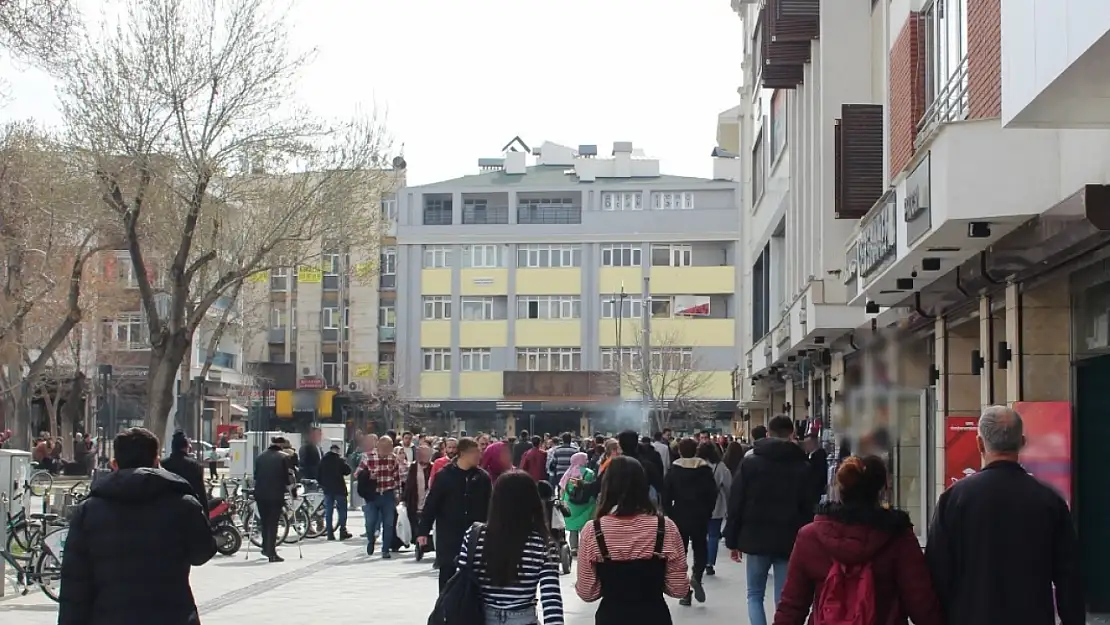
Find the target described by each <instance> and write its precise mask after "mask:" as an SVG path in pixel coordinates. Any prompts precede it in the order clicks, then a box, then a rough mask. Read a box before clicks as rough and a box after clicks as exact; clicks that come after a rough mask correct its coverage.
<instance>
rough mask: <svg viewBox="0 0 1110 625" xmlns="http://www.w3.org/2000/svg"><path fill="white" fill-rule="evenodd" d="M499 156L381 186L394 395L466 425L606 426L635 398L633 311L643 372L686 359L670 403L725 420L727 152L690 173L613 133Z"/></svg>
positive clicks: (735, 200)
mask: <svg viewBox="0 0 1110 625" xmlns="http://www.w3.org/2000/svg"><path fill="white" fill-rule="evenodd" d="M503 152H504V154H503V157H500V158H491V159H480V161H479V173H477V174H476V175H470V176H464V177H461V178H456V179H452V180H447V181H443V182H437V183H432V184H427V185H421V186H414V187H407V188H405V189H403V190H401V191H400V192H399V194H398V202H399V207H398V208H399V210H398V226H397V275H398V283H397V299H396V306H397V309H396V314H397V350H396V352H397V353H396V377H397V385H398V388H399V391H400V393H401V394H402V395H403V396H404V397H406V398H407V399H408V400H409V401H410V402H412V405H413V406H415V407H416V408H418V409H422V410H423V411H424V412H425V414H427V416H429V417H433V418H438V419H442V421H443V423H444V424H445V426H446V425H447V424H448V423H449V424H450V426H453V427H458V428H460V429H468V430H469V431H472V432H473V431H477V430H486V431H489V430H493V431H497V432H502V433H507V434H512V433H514V432H515V431H516V430H518V429H530V430H532V431H541V432H542V431H549V432H556V431H562V430H579V429H581V430H583V431H589V430H591V429H613V428H612V427H606V426H605V423H606V421H605V418H606V417H607V416H614V415H619V414H620V413H622V412H626V413H635V412H636V409H635V408H634V406H636V405H637V404H638V402H639V401H640V399H641V398H640V393H639V392H638V391H637V390H636V388H634V387H635V384H631V383H630V382H629V379H630V378H633V377H635V376H636V374H635V372H634V370H635V368H636V367H638V365H639V363H640V361H641V359H642V356H643V354H644V350H643V339H642V337H643V335H644V332H643V331H642V327H643V325H642V324H643V322H644V316H645V311H646V314H649V315H650V321H649V325H650V328H651V331H650V336H651V343H652V345H653V346H654V349H653V351H652V361H653V362H654V363H655V365H654V368H655V369H660V368H663V367H667V368H673V369H682V368H691V369H696V370H697V371H698V375H697V383H696V387H697V388H696V389H692V390H691V392H689V393H688V394H687V393H685V392H684V393H683V397H682V399H684V400H691V401H696V402H704V403H703V405H702V408H704V410H699V411H698V412H701V413H703V414H711V415H713V416H714V417H716V418H720V419H729V418H731V416H732V414H733V409H734V407H735V404H736V402H735V400H734V399H733V375H734V374H733V372H734V370H735V369H736V366H737V353H738V352H737V350H736V337H737V336H739V335H740V334H741V326H740V323H741V320H742V318H743V315H740V314H737V307H738V304H739V302H740V301H742V300H741V298H738V297H737V293H738V292H739V285H740V280H741V276H740V275H738V273H737V272H736V269H735V259H736V255H737V250H736V246H737V241H738V239H739V232H738V226H737V224H739V223H740V220H739V205H740V198H739V184H738V182H737V177H736V172H738V171H739V164H738V160H737V159H735V158H732V157H731V156H730V155H727V154H723V153H717V152H715V153H714V163H713V170H714V176H713V178H693V177H681V176H668V175H662V174H660V173H659V162H658V161H657V160H654V159H648V158H644V157H642V156H640V155H639V153H638V151H636V150H634V149H633V147H632V145H631V144H630V143H628V142H618V143H615V144H614V145H613V153H612V157H611V158H600V157H598V155H597V148H596V146H591V145H582V146H578V148H577V149H572V148H569V147H565V146H561V145H558V144H554V143H544V144H543V145H542V146H541V147H539V148H538V149H535V150H531V149H529V148H528V146H526V145H525V144H524V143H523V142H521V141H519V139H516V140H514V142H513V143H511V144H510V145H508V146H506V147H505V148H504V149H503ZM529 161H534V162H529ZM622 291H623V296H622V295H621V294H622ZM618 331H619V335H618ZM621 362H623V363H625V364H624V366H621V365H620V364H619V363H621ZM618 369H619V370H620V371H621V376H623V378H624V379H623V380H622V381H623V384H622V385H621V386H622V388H621V389H620V391H619V392H618V390H617V384H614V383H612V381H613V379H614V376H616V375H617V374H616V371H617V370H618ZM606 372H613V373H606ZM607 381H608V383H607ZM664 395H666V392H664ZM659 399H661V400H664V401H666V400H669V399H672V398H670V397H666V396H664V397H661V398H659ZM633 419H635V417H633ZM628 420H629V419H628V418H627V417H626V418H625V419H624V421H628ZM611 423H616V422H611ZM625 425H629V423H625ZM450 426H448V427H450Z"/></svg>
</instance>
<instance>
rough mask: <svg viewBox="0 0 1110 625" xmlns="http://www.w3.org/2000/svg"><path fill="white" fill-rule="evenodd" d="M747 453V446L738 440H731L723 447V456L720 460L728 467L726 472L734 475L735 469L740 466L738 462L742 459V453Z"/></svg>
mask: <svg viewBox="0 0 1110 625" xmlns="http://www.w3.org/2000/svg"><path fill="white" fill-rule="evenodd" d="M746 453H748V450H747V448H746V447H745V446H744V444H743V443H741V442H739V441H732V442H731V443H729V444H728V448H727V449H725V457H724V459H723V460H722V461H721V462H724V463H725V466H726V467H728V472H729V473H731V474H733V475H736V470H737V469H739V468H740V463H741V462H743V461H744V454H746Z"/></svg>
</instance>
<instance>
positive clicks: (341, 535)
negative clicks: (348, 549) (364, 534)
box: [339, 527, 354, 540]
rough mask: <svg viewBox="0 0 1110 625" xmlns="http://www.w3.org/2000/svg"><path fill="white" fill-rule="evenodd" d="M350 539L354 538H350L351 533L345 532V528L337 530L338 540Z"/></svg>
mask: <svg viewBox="0 0 1110 625" xmlns="http://www.w3.org/2000/svg"><path fill="white" fill-rule="evenodd" d="M352 538H354V537H353V536H351V533H350V532H348V531H347V528H345V527H341V528H339V540H350V539H352Z"/></svg>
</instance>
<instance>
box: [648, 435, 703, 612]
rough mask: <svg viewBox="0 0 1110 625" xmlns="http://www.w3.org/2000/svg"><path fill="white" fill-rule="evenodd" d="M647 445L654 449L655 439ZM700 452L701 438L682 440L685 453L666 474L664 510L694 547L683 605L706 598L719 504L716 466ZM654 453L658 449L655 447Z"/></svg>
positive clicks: (680, 445)
mask: <svg viewBox="0 0 1110 625" xmlns="http://www.w3.org/2000/svg"><path fill="white" fill-rule="evenodd" d="M647 445H648V446H647V449H649V450H650V449H651V443H648V444H647ZM697 452H698V442H697V441H695V440H694V439H692V438H684V439H682V440H680V441H678V453H679V455H680V456H681V457H680V458H679V459H678V460H675V461H674V463H673V464H672V465H671V468H670V470H669V471H668V472H667V476H666V477H665V478H663V482H664V484H663V512H664V514H666V515H667V516H669V517H671V520H672V521H674V524H675V525H676V526H677V527H678V532H679V534H681V535H682V544H683V546H684V547H689V546H690V545H691V544H692V545H693V548H694V571H693V575H692V576H691V577H690V593H687V595H686V596H685V597H683V598H682V599H680V600H679V604H680V605H690V604H691V603H692V602H691V600H690V599H691V595H692V596H693V598H694V599H697V600H698V601H699V602H704V601H705V587H704V586H702V583H701V580H702V576H703V575H704V574H705V565H706V563H707V562H708V556H709V543H708V542H707V539H708V536H709V519H710V517H712V516H713V507H714V506H716V505H717V480H715V479H714V478H713V469H712V468H711V467H710V466H709V463H708V462H706V461H705V460H702V459H701V458H698V457H696V455H697ZM652 453H653V454H655V453H656V452H655V451H654V450H652ZM656 455H658V454H656Z"/></svg>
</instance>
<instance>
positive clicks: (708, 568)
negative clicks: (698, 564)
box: [705, 564, 717, 577]
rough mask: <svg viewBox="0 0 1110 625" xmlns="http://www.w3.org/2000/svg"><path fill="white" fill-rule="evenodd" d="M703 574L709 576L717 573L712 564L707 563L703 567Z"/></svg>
mask: <svg viewBox="0 0 1110 625" xmlns="http://www.w3.org/2000/svg"><path fill="white" fill-rule="evenodd" d="M705 574H706V575H708V576H710V577H713V576H714V575H716V574H717V569H714V568H713V565H712V564H708V565H706V567H705Z"/></svg>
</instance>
